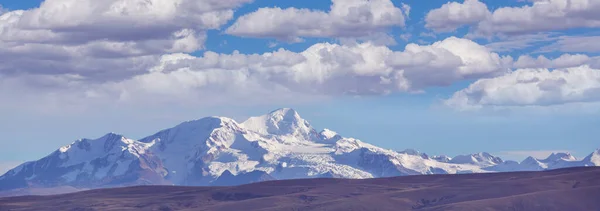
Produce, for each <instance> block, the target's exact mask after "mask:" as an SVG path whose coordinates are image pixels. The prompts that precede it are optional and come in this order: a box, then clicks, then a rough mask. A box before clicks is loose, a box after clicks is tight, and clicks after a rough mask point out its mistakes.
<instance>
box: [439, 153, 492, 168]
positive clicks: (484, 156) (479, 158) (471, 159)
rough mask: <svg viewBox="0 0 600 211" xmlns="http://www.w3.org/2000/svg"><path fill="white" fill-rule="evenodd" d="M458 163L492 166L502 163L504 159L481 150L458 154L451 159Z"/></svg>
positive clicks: (452, 161)
mask: <svg viewBox="0 0 600 211" xmlns="http://www.w3.org/2000/svg"><path fill="white" fill-rule="evenodd" d="M450 162H451V163H456V164H475V165H479V166H492V165H497V164H500V163H502V162H503V161H502V159H501V158H499V157H495V156H492V155H491V154H490V153H487V152H481V153H477V154H471V155H458V156H456V157H454V158H452V159H451V160H450Z"/></svg>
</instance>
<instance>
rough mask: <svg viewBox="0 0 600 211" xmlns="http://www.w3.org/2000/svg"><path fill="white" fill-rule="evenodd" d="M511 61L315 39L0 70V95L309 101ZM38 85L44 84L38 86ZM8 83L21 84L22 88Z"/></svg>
mask: <svg viewBox="0 0 600 211" xmlns="http://www.w3.org/2000/svg"><path fill="white" fill-rule="evenodd" d="M511 61H512V59H511V58H510V57H500V56H499V55H498V54H496V53H493V52H491V51H489V50H488V49H487V48H485V47H484V46H481V45H478V44H477V43H475V42H472V41H470V40H466V39H461V38H456V37H450V38H447V39H446V40H443V41H439V42H436V43H434V44H432V45H417V44H409V45H408V46H407V47H406V49H405V50H404V51H392V50H390V49H389V48H388V47H385V46H379V45H374V44H371V43H362V44H355V45H349V46H348V45H338V44H328V43H319V44H315V45H313V46H311V47H309V48H308V49H306V50H305V51H303V52H300V53H295V52H291V51H286V50H283V49H279V50H277V51H274V52H270V53H265V54H241V53H238V52H235V53H233V54H217V53H214V52H206V53H205V54H204V55H203V56H202V57H194V56H190V55H188V54H168V55H164V56H162V57H161V58H160V59H157V61H154V62H153V61H151V60H150V61H145V64H144V65H142V66H140V67H139V68H143V69H141V70H137V71H136V72H139V71H143V72H140V73H139V74H135V75H133V76H130V77H123V78H118V79H108V80H106V81H103V82H97V83H89V82H88V81H87V78H86V77H83V76H81V75H79V74H77V73H78V72H77V71H76V70H74V71H71V72H65V73H61V74H56V75H39V74H28V75H4V76H2V75H1V74H0V96H2V97H4V99H8V98H10V99H14V100H13V102H14V103H17V102H18V103H19V104H20V103H23V102H35V101H38V102H43V101H51V102H48V103H44V104H43V105H44V107H50V105H55V106H53V107H57V108H60V107H61V103H64V104H69V105H76V104H81V103H84V104H86V103H87V104H94V103H96V102H114V103H140V104H143V103H171V102H179V103H182V102H189V103H193V104H213V105H214V104H219V103H221V104H222V103H229V104H231V103H236V102H243V103H245V104H251V103H260V102H267V101H266V100H265V99H271V100H281V99H282V97H283V98H286V99H287V98H298V99H308V100H310V99H311V98H313V99H314V98H321V97H325V96H339V95H373V94H374V95H381V94H387V93H394V92H419V91H421V90H422V89H424V88H427V87H431V86H445V85H449V84H452V83H454V82H456V81H459V80H463V79H469V78H479V77H493V76H496V75H500V74H503V73H505V72H506V71H507V70H508V68H509V67H510V62H511ZM84 64H85V63H82V65H84ZM41 89H43V90H44V91H43V92H39V90H41ZM10 90H20V91H21V94H19V95H15V94H14V93H13V92H11V91H10ZM257 96H260V98H257ZM298 96H302V97H298ZM24 98H27V99H24ZM64 98H67V99H64ZM36 105H41V104H39V103H38V104H36ZM4 106H7V105H4Z"/></svg>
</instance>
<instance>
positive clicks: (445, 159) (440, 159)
mask: <svg viewBox="0 0 600 211" xmlns="http://www.w3.org/2000/svg"><path fill="white" fill-rule="evenodd" d="M431 159H433V160H436V161H438V162H442V163H448V162H450V160H452V158H450V157H448V156H446V155H436V156H432V157H431Z"/></svg>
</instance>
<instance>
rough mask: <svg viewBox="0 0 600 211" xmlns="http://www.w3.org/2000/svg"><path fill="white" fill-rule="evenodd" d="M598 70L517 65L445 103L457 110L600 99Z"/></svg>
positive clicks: (585, 67) (592, 101)
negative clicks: (521, 66)
mask: <svg viewBox="0 0 600 211" xmlns="http://www.w3.org/2000/svg"><path fill="white" fill-rule="evenodd" d="M599 93H600V70H599V69H593V68H591V67H589V66H587V65H584V66H580V67H571V68H565V69H555V70H549V69H519V70H516V71H514V72H512V73H510V74H507V75H503V76H499V77H496V78H489V79H481V80H478V81H476V82H475V83H473V84H471V85H470V86H469V87H468V88H466V89H463V90H461V91H458V92H456V93H455V94H454V95H453V96H452V97H451V98H450V99H448V100H446V101H445V104H446V105H448V106H451V107H454V108H457V109H459V110H465V109H467V110H468V109H479V108H484V107H499V108H502V107H526V106H555V105H565V104H571V103H575V104H576V103H597V102H599V101H600V94H599Z"/></svg>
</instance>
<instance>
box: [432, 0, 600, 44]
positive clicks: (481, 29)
mask: <svg viewBox="0 0 600 211" xmlns="http://www.w3.org/2000/svg"><path fill="white" fill-rule="evenodd" d="M531 2H532V3H531V4H530V5H525V6H521V7H501V8H498V9H496V10H494V11H493V12H491V11H489V10H487V8H484V5H482V4H483V3H481V2H479V1H478V0H466V1H465V2H463V3H458V2H452V3H448V4H446V5H444V6H442V7H441V8H439V9H434V10H432V11H431V12H430V13H429V14H428V15H427V17H428V18H427V19H426V21H427V26H428V27H429V28H432V29H436V30H441V31H448V30H450V31H451V30H454V29H456V28H457V27H459V26H462V25H473V26H474V28H473V29H472V34H471V36H494V35H516V34H524V33H533V32H544V31H554V30H563V29H570V28H597V27H600V13H597V11H598V10H600V1H597V0H536V1H531ZM475 5H477V6H475ZM484 9H485V11H484Z"/></svg>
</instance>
